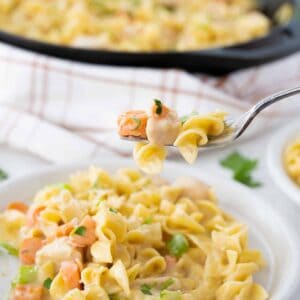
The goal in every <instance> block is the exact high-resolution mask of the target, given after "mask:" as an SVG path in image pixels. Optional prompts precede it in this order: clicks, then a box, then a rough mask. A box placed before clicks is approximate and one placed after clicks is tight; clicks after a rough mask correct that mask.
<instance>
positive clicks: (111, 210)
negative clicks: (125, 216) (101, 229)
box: [109, 207, 118, 214]
mask: <svg viewBox="0 0 300 300" xmlns="http://www.w3.org/2000/svg"><path fill="white" fill-rule="evenodd" d="M109 211H110V212H112V213H114V214H116V213H118V211H117V210H116V209H114V208H112V207H110V208H109Z"/></svg>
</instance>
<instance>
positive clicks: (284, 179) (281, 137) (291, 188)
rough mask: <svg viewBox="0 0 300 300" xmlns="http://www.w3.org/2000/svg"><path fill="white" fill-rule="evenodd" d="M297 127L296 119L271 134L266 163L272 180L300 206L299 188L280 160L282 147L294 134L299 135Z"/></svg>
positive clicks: (298, 124) (299, 125) (298, 125)
mask: <svg viewBox="0 0 300 300" xmlns="http://www.w3.org/2000/svg"><path fill="white" fill-rule="evenodd" d="M297 129H298V130H299V129H300V122H299V121H298V120H296V121H294V122H292V123H291V124H289V125H287V126H284V127H283V128H282V129H280V130H279V131H278V132H276V133H275V134H273V135H272V137H271V139H270V142H269V144H268V147H267V165H268V169H269V174H270V176H271V178H272V180H273V182H275V184H276V185H277V186H278V187H279V188H280V190H281V191H282V192H283V193H284V194H285V195H286V196H287V197H288V198H289V199H290V200H292V201H293V202H294V203H296V204H297V205H298V206H300V189H299V188H298V186H297V185H296V183H294V182H293V180H292V179H291V178H290V177H289V176H288V174H287V172H286V171H285V169H284V166H283V161H282V155H283V151H284V148H285V147H286V146H287V144H288V143H290V142H291V141H292V140H293V138H295V137H296V135H299V133H297Z"/></svg>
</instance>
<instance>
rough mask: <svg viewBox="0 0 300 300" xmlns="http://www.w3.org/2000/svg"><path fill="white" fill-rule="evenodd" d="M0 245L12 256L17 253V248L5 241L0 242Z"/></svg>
mask: <svg viewBox="0 0 300 300" xmlns="http://www.w3.org/2000/svg"><path fill="white" fill-rule="evenodd" d="M0 247H1V248H3V249H5V250H6V251H7V253H8V254H10V255H13V256H18V255H19V250H18V249H17V248H15V247H13V246H11V245H9V244H7V243H2V242H0Z"/></svg>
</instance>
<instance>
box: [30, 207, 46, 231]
mask: <svg viewBox="0 0 300 300" xmlns="http://www.w3.org/2000/svg"><path fill="white" fill-rule="evenodd" d="M45 208H46V207H45V206H44V205H38V206H35V207H32V208H30V209H29V210H28V212H27V225H28V226H30V227H32V226H34V225H36V223H37V221H38V216H39V215H40V213H41V211H43V210H44V209H45Z"/></svg>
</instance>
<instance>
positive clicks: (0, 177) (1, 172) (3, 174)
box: [0, 169, 8, 180]
mask: <svg viewBox="0 0 300 300" xmlns="http://www.w3.org/2000/svg"><path fill="white" fill-rule="evenodd" d="M7 178H8V175H7V173H6V172H5V171H4V170H2V169H0V180H4V179H7Z"/></svg>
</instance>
